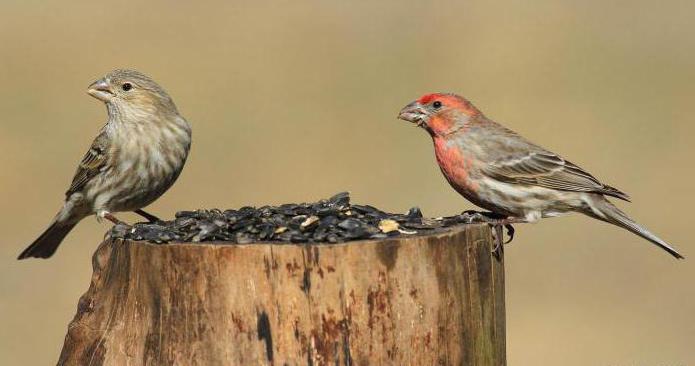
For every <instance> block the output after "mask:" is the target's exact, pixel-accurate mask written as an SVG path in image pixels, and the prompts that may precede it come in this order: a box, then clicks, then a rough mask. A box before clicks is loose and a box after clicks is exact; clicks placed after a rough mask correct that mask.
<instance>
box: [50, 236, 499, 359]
mask: <svg viewBox="0 0 695 366" xmlns="http://www.w3.org/2000/svg"><path fill="white" fill-rule="evenodd" d="M492 246H493V244H492V236H491V231H490V229H489V227H488V226H487V225H467V226H458V227H454V228H452V229H450V230H449V231H447V232H441V233H437V234H433V235H429V236H413V237H400V238H395V239H389V240H384V241H359V242H351V243H346V244H331V245H319V244H311V245H291V244H268V243H260V244H248V245H237V244H229V243H212V244H207V243H206V244H190V243H181V244H166V245H154V244H148V243H144V242H133V241H123V240H106V241H105V242H103V243H102V244H101V245H100V247H99V248H98V249H97V251H96V253H95V254H94V259H93V266H94V274H93V277H92V283H91V286H90V288H89V290H88V291H87V293H85V294H84V295H83V296H82V298H81V299H80V302H79V305H78V308H77V315H76V316H75V318H74V320H73V321H72V322H71V323H70V325H69V328H68V334H67V336H66V338H65V345H64V347H63V351H62V353H61V356H60V360H59V362H58V364H59V365H504V364H505V362H506V361H505V328H504V324H505V320H504V267H503V258H500V259H499V260H498V259H496V258H495V257H494V256H492V255H491V253H490V250H491V248H492Z"/></svg>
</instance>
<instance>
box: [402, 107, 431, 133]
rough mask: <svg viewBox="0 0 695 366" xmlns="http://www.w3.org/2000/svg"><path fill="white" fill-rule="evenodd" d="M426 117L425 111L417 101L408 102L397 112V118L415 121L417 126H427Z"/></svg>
mask: <svg viewBox="0 0 695 366" xmlns="http://www.w3.org/2000/svg"><path fill="white" fill-rule="evenodd" d="M427 117H428V114H427V111H426V110H425V109H424V108H422V106H421V105H420V103H418V102H412V103H410V104H408V105H407V106H405V107H403V109H401V111H400V112H399V113H398V119H402V120H404V121H408V122H411V123H415V124H417V125H418V127H426V126H427Z"/></svg>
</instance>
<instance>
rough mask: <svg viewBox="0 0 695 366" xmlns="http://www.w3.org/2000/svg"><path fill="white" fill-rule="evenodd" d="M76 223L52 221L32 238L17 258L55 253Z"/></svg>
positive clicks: (43, 256) (46, 255)
mask: <svg viewBox="0 0 695 366" xmlns="http://www.w3.org/2000/svg"><path fill="white" fill-rule="evenodd" d="M75 225H77V222H62V221H53V223H52V224H51V226H49V227H48V229H46V231H44V232H43V234H41V236H39V238H38V239H36V240H34V242H33V243H31V245H29V246H28V247H27V248H26V249H24V251H23V252H22V254H20V255H19V257H17V259H25V258H31V257H34V258H48V257H50V256H52V255H53V253H55V251H56V249H58V246H59V245H60V243H61V242H62V241H63V239H64V238H65V236H67V235H68V233H69V232H70V230H72V228H73V227H75Z"/></svg>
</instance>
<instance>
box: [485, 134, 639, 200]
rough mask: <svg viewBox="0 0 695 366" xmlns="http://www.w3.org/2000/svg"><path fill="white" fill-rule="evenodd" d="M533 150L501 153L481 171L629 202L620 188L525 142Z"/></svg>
mask: <svg viewBox="0 0 695 366" xmlns="http://www.w3.org/2000/svg"><path fill="white" fill-rule="evenodd" d="M529 145H530V146H529V147H533V148H535V149H523V150H520V151H523V152H522V153H516V154H511V155H507V156H503V157H500V158H498V159H497V160H494V161H493V162H492V163H490V164H488V165H486V166H485V167H484V168H483V171H484V173H486V174H487V175H488V176H491V177H493V178H495V179H498V180H500V181H504V182H509V183H516V184H525V185H532V186H538V187H544V188H550V189H557V190H562V191H575V192H596V193H600V194H605V195H608V196H613V197H616V198H620V199H622V200H625V201H629V200H630V197H629V196H628V195H627V194H625V193H623V192H621V191H620V190H618V189H616V188H613V187H611V186H608V185H605V184H603V183H601V182H599V180H598V179H596V178H595V177H594V176H593V175H591V174H589V173H588V172H587V171H586V170H584V169H582V168H580V167H578V166H577V165H574V164H572V163H571V162H569V161H567V160H565V159H563V158H562V157H560V156H558V155H556V154H554V153H552V152H549V151H546V150H543V149H541V148H539V147H537V146H535V145H532V144H530V143H529Z"/></svg>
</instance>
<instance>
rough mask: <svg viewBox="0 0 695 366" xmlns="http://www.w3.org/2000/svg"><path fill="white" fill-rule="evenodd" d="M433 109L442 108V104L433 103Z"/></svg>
mask: <svg viewBox="0 0 695 366" xmlns="http://www.w3.org/2000/svg"><path fill="white" fill-rule="evenodd" d="M432 107H434V109H439V108H441V107H442V102H440V101H435V102H434V103H432Z"/></svg>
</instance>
